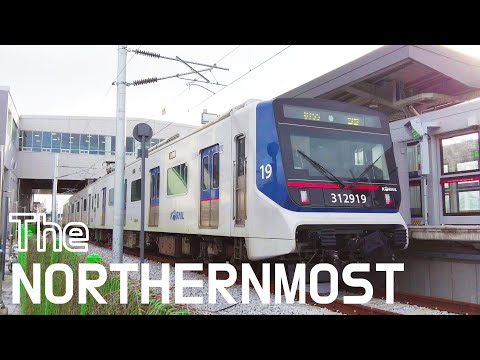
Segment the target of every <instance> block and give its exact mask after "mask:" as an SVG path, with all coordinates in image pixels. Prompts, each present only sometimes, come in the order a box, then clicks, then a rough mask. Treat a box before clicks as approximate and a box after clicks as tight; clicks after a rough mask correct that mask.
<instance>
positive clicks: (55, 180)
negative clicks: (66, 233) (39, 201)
mask: <svg viewBox="0 0 480 360" xmlns="http://www.w3.org/2000/svg"><path fill="white" fill-rule="evenodd" d="M54 166H55V168H54V169H53V191H52V222H57V187H58V153H55V160H54Z"/></svg>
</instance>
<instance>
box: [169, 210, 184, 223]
mask: <svg viewBox="0 0 480 360" xmlns="http://www.w3.org/2000/svg"><path fill="white" fill-rule="evenodd" d="M170 220H173V221H177V220H185V218H184V217H183V211H175V210H173V211H172V212H171V213H170Z"/></svg>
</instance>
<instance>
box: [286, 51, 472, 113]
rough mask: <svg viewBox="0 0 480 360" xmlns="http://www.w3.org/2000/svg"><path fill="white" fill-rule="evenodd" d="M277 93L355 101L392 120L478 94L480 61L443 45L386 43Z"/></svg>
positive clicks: (298, 96) (296, 96)
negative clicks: (318, 75) (307, 80)
mask: <svg viewBox="0 0 480 360" xmlns="http://www.w3.org/2000/svg"><path fill="white" fill-rule="evenodd" d="M278 97H295V98H318V99H331V100H337V101H342V102H346V103H351V104H357V105H361V106H366V107H369V108H372V109H376V110H378V111H381V112H383V113H385V114H387V115H388V116H389V118H390V120H391V121H394V120H398V119H403V118H406V117H410V116H415V115H418V114H421V113H424V112H427V111H432V110H437V109H440V108H443V107H447V106H451V105H455V104H458V103H460V102H464V101H468V100H471V99H474V98H477V97H480V59H479V58H475V57H472V56H468V55H465V54H463V53H459V52H457V51H454V50H451V49H449V48H447V47H445V46H440V45H425V46H420V45H388V46H383V47H381V48H379V49H377V50H375V51H372V52H370V53H368V54H366V55H364V56H362V57H360V58H358V59H356V60H354V61H352V62H350V63H347V64H345V65H343V66H341V67H339V68H337V69H335V70H333V71H330V72H329V73H326V74H324V75H322V76H320V77H318V78H316V79H313V80H311V81H309V82H307V83H305V84H303V85H301V86H299V87H297V88H295V89H293V90H290V91H288V92H287V93H285V94H282V95H280V96H278Z"/></svg>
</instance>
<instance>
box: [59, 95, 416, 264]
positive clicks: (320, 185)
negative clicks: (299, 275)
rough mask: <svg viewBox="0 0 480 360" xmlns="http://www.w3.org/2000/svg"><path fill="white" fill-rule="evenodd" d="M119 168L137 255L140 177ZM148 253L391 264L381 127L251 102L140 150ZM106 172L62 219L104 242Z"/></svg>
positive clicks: (399, 229)
mask: <svg viewBox="0 0 480 360" xmlns="http://www.w3.org/2000/svg"><path fill="white" fill-rule="evenodd" d="M140 166H141V163H140V160H137V161H135V162H133V163H131V164H129V165H127V166H126V168H125V202H124V209H125V228H124V229H125V230H124V231H125V232H124V235H125V240H124V241H125V245H126V246H129V247H137V246H138V245H139V243H138V242H139V230H140V176H141V173H140V171H141V169H140ZM146 171H147V178H146V181H147V183H146V191H145V196H146V209H145V210H146V219H145V222H146V223H145V231H146V245H147V246H151V247H152V246H153V247H158V251H159V252H160V253H161V254H165V255H172V256H182V255H185V256H191V257H192V258H194V259H198V260H204V261H217V260H227V261H233V262H237V263H238V262H242V261H247V260H252V261H256V260H264V259H271V258H273V259H272V260H275V261H276V260H285V261H288V260H292V261H295V262H299V261H310V262H311V261H313V262H334V263H342V264H346V263H349V262H353V261H362V260H364V261H365V260H367V261H376V260H385V259H391V258H392V256H394V254H395V252H396V251H398V250H402V249H406V248H407V246H408V233H407V226H406V224H405V221H404V220H403V218H402V216H401V215H400V213H399V206H400V200H401V196H400V186H399V181H398V174H397V167H396V165H395V158H394V153H393V145H392V140H391V137H390V132H389V126H388V121H387V119H386V118H385V116H384V115H383V114H381V113H379V112H376V111H374V110H371V109H368V108H364V107H360V106H354V105H349V104H345V103H340V102H336V101H330V100H313V99H275V100H271V101H259V100H249V101H247V102H245V103H244V104H242V105H240V106H237V107H235V108H233V109H232V110H231V111H229V112H227V113H225V114H223V115H222V116H220V117H219V118H218V119H216V120H215V121H212V122H210V123H207V124H205V125H203V126H202V127H200V128H198V129H196V130H194V131H192V132H191V133H189V134H187V135H184V136H182V137H178V138H176V139H175V138H174V139H170V140H169V141H167V142H164V143H162V144H159V145H157V146H156V147H155V148H152V149H150V151H149V157H148V158H147V159H146ZM113 187H114V174H113V173H110V174H107V175H106V176H104V177H102V178H100V179H98V180H97V181H95V182H94V183H92V184H90V185H89V186H87V187H86V188H84V189H83V190H81V191H79V192H78V193H76V194H75V195H73V196H72V197H71V198H70V200H69V202H68V203H67V204H66V205H65V208H64V217H63V218H64V221H65V222H67V221H82V222H84V223H85V224H87V226H88V227H89V228H90V229H91V235H94V237H95V238H96V239H97V240H101V241H109V240H110V239H111V235H112V224H113V207H112V206H113Z"/></svg>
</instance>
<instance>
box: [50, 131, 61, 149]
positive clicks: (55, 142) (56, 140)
mask: <svg viewBox="0 0 480 360" xmlns="http://www.w3.org/2000/svg"><path fill="white" fill-rule="evenodd" d="M61 142H62V134H61V133H55V132H52V149H60V144H61Z"/></svg>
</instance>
